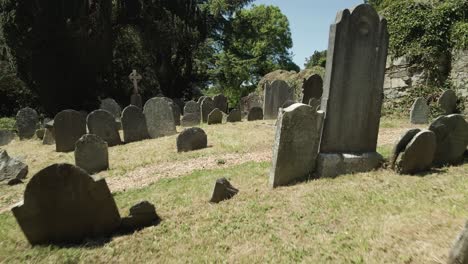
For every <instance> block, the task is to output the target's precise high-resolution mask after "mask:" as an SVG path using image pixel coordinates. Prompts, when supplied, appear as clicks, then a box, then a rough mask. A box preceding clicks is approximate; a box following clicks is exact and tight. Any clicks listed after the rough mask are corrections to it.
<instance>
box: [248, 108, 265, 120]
mask: <svg viewBox="0 0 468 264" xmlns="http://www.w3.org/2000/svg"><path fill="white" fill-rule="evenodd" d="M262 119H263V110H262V108H260V107H252V109H250V111H249V114H248V115H247V121H256V120H262Z"/></svg>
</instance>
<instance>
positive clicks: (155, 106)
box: [143, 97, 177, 138]
mask: <svg viewBox="0 0 468 264" xmlns="http://www.w3.org/2000/svg"><path fill="white" fill-rule="evenodd" d="M143 113H144V114H145V119H146V125H147V127H148V134H149V136H150V137H151V138H158V137H164V136H171V135H174V134H176V133H177V131H176V126H175V122H174V113H173V111H172V107H171V105H170V103H169V102H168V101H167V100H166V99H164V98H162V97H155V98H151V99H150V100H148V101H147V102H146V104H145V106H144V108H143Z"/></svg>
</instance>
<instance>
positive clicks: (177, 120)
mask: <svg viewBox="0 0 468 264" xmlns="http://www.w3.org/2000/svg"><path fill="white" fill-rule="evenodd" d="M170 105H171V108H172V113H173V114H174V122H175V125H176V126H180V116H181V115H182V113H181V111H180V107H179V105H177V104H176V103H174V102H172V103H170Z"/></svg>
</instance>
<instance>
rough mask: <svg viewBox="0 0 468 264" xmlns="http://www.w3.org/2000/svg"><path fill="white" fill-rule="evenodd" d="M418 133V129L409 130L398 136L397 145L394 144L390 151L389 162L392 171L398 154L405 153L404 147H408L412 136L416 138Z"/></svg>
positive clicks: (419, 130)
mask: <svg viewBox="0 0 468 264" xmlns="http://www.w3.org/2000/svg"><path fill="white" fill-rule="evenodd" d="M419 132H421V129H419V128H415V129H410V130H408V131H406V132H405V133H403V134H402V135H401V136H400V138H399V139H398V141H397V143H396V144H395V146H394V147H393V150H392V160H391V168H392V169H394V168H395V164H396V161H397V159H398V156H399V155H400V153H402V152H403V151H405V149H406V146H408V144H409V143H410V142H411V140H412V139H413V138H414V136H416V135H417V134H418V133H419Z"/></svg>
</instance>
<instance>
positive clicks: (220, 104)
mask: <svg viewBox="0 0 468 264" xmlns="http://www.w3.org/2000/svg"><path fill="white" fill-rule="evenodd" d="M213 103H214V105H215V108H218V109H219V110H221V111H223V112H224V113H227V112H228V99H227V97H226V96H224V94H218V95H216V96H215V97H213Z"/></svg>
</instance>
